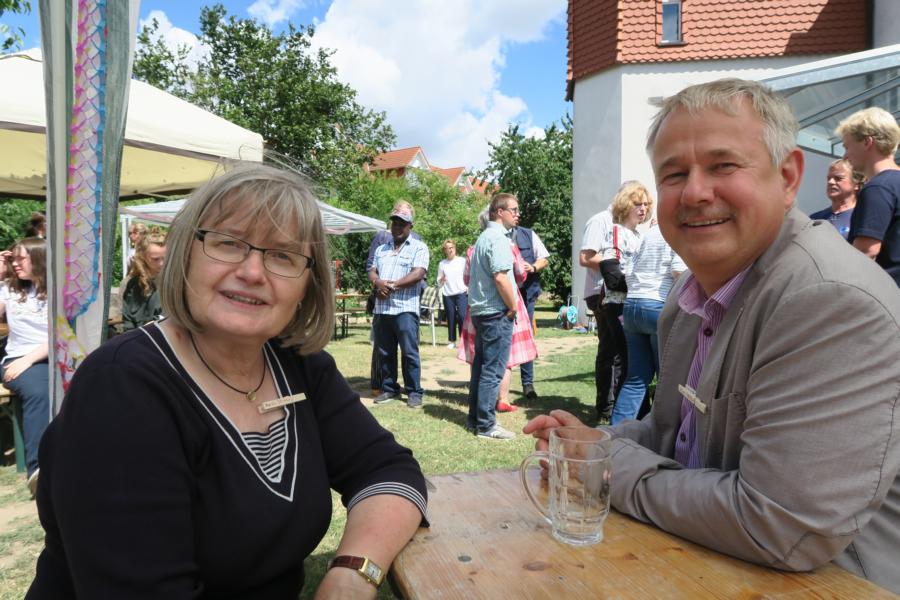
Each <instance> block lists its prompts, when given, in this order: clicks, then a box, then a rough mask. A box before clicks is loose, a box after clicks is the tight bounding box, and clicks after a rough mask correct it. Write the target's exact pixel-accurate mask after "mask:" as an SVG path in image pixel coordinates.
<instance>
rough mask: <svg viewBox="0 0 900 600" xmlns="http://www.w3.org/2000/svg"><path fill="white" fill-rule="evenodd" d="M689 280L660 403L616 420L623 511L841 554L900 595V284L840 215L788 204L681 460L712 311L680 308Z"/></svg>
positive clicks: (706, 533)
mask: <svg viewBox="0 0 900 600" xmlns="http://www.w3.org/2000/svg"><path fill="white" fill-rule="evenodd" d="M684 279H686V277H683V278H682V281H681V283H682V284H683V280H684ZM680 289H681V285H677V286H676V288H675V289H673V290H672V293H671V294H670V295H669V298H668V301H667V302H666V306H665V308H664V310H663V312H662V315H661V316H660V320H659V348H660V356H661V367H660V376H659V385H658V387H657V391H656V398H655V404H654V406H653V410H652V412H651V413H650V414H649V415H648V416H647V417H645V418H644V420H643V421H640V422H638V421H628V422H626V423H621V424H620V425H618V426H616V427H615V428H612V431H613V432H614V434H615V435H616V439H615V441H614V451H615V456H614V461H613V462H614V467H613V469H614V470H613V480H612V482H613V487H612V502H613V505H614V506H615V508H616V509H618V510H620V511H622V512H625V513H627V514H630V515H632V516H634V517H636V518H638V519H640V520H642V521H646V522H650V523H654V524H655V525H657V526H659V527H660V528H662V529H664V530H666V531H669V532H671V533H674V534H676V535H679V536H681V537H684V538H687V539H689V540H693V541H695V542H697V543H700V544H702V545H704V546H707V547H709V548H713V549H715V550H718V551H721V552H724V553H726V554H730V555H733V556H737V557H739V558H743V559H745V560H748V561H752V562H755V563H761V564H764V565H768V566H771V567H775V568H778V569H786V570H808V569H812V568H815V567H816V566H818V565H821V564H823V563H825V562H827V561H830V560H834V561H835V562H836V563H837V564H839V565H840V566H842V567H844V568H846V569H849V570H851V571H853V572H855V573H857V574H859V575H862V576H864V577H867V578H869V579H871V580H872V581H874V582H875V583H878V584H879V585H882V586H884V587H887V588H889V589H892V590H893V591H895V592H898V593H900V479H898V477H897V473H898V469H900V405H898V396H900V325H898V321H900V291H898V288H897V286H896V284H895V283H894V281H893V280H892V279H891V278H890V277H889V276H887V275H886V274H885V272H884V271H883V270H882V269H881V268H880V267H879V266H878V265H876V264H875V262H874V261H872V260H871V259H868V258H866V257H865V256H863V254H862V253H861V252H859V251H857V250H855V249H854V248H853V247H851V246H850V245H849V244H847V242H845V241H844V240H843V239H842V238H841V237H840V235H839V234H838V233H837V232H836V231H835V230H834V228H833V227H831V226H830V225H829V224H828V223H824V222H813V221H810V220H809V219H808V218H807V217H806V216H805V215H803V214H802V213H800V212H799V211H798V210H796V209H793V210H791V211H790V212H789V213H788V215H787V217H786V219H785V222H784V225H783V226H782V229H781V232H780V234H779V237H778V238H777V239H776V241H775V242H774V243H773V245H772V246H771V247H770V248H769V249H768V250H767V251H766V252H765V253H764V254H763V255H762V256H761V257H760V258H759V259H758V260H757V261H756V263H755V264H754V265H753V267H752V268H751V270H750V272H749V274H748V276H747V279H746V280H745V281H744V283H743V285H742V286H741V289H740V290H739V291H738V293H737V295H736V297H735V299H734V301H733V302H732V304H731V306H730V308H729V309H728V312H727V313H726V316H725V318H724V320H723V322H722V324H721V326H720V328H719V330H718V332H717V333H716V338H715V340H714V342H713V346H712V348H711V350H710V353H709V356H708V358H707V360H706V362H705V364H704V365H703V372H702V374H701V377H700V383H699V386H698V390H697V395H698V396H699V398H700V399H701V401H703V402H705V403H706V404H707V410H706V413H705V414H698V424H697V427H698V433H697V435H698V440H699V443H700V457H701V464H702V465H703V466H704V468H702V469H695V470H689V469H684V468H682V467H681V465H679V464H678V463H676V462H675V461H674V460H672V459H671V457H672V456H673V455H674V448H675V436H676V434H677V432H678V428H679V425H680V421H681V415H680V410H681V396H680V394H679V393H678V390H677V386H678V384H680V383H686V382H687V376H688V371H689V369H690V364H691V360H692V358H693V355H694V350H695V349H696V345H697V340H696V338H697V330H698V326H699V323H700V319H699V318H698V317H696V316H692V315H688V314H687V313H685V312H683V311H681V310H680V309H679V308H678V292H679V291H680Z"/></svg>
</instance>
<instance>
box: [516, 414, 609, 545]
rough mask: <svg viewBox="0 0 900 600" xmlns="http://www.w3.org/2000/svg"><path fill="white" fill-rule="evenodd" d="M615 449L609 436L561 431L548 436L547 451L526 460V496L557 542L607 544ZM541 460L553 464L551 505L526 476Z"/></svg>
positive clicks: (521, 470) (593, 431)
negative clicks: (541, 498)
mask: <svg viewBox="0 0 900 600" xmlns="http://www.w3.org/2000/svg"><path fill="white" fill-rule="evenodd" d="M611 445H612V441H611V437H610V435H609V433H607V432H606V431H602V430H600V429H591V428H588V427H557V428H556V429H553V430H552V431H551V432H550V447H549V449H548V450H547V451H546V452H543V451H539V452H534V453H533V454H531V455H530V456H528V457H526V458H525V460H523V461H522V465H521V466H520V467H519V474H520V476H521V478H522V485H523V486H524V487H525V493H526V494H527V495H528V498H529V499H530V500H531V502H532V503H533V504H534V505H535V507H537V509H538V510H539V511H540V512H541V514H542V515H544V517H545V518H546V519H547V521H548V522H549V523H550V526H551V528H552V531H553V537H555V538H556V539H558V540H559V541H561V542H565V543H566V544H572V545H574V546H588V545H591V544H596V543H598V542H600V541H602V540H603V522H604V521H606V516H607V515H608V514H609V481H610V476H611V471H612V465H611V459H610V449H611ZM539 459H540V460H546V461H547V463H548V465H549V471H550V474H549V480H548V483H549V488H550V494H549V495H550V505H549V506H544V505H543V504H542V503H541V502H540V501H539V500H538V499H537V497H536V496H535V494H534V491H533V490H532V489H531V487H530V486H529V485H528V479H527V477H526V469H527V467H528V465H529V463H531V462H532V461H534V460H539Z"/></svg>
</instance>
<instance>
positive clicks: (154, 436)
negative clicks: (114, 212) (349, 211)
mask: <svg viewBox="0 0 900 600" xmlns="http://www.w3.org/2000/svg"><path fill="white" fill-rule="evenodd" d="M168 256H169V259H168V260H167V261H166V262H165V265H164V266H163V270H162V273H161V278H160V296H161V298H162V306H163V310H164V312H165V314H166V315H167V318H166V319H164V320H163V321H162V322H160V323H153V324H150V325H147V326H146V327H142V328H140V329H137V330H134V331H131V332H129V333H126V334H124V335H121V336H118V337H116V338H115V339H113V340H111V341H110V342H108V343H106V344H105V345H103V346H101V347H100V348H98V349H97V350H95V351H94V352H92V353H91V354H90V355H89V356H88V357H87V359H86V360H85V361H84V363H83V364H82V365H81V366H80V367H79V368H78V370H77V371H76V373H75V376H74V378H73V380H72V383H71V386H70V387H69V390H68V394H67V396H66V398H65V401H64V402H63V406H62V410H61V411H60V413H59V416H58V417H57V418H56V419H55V420H54V421H53V423H52V424H51V426H50V427H49V428H48V430H47V433H46V434H45V437H44V443H43V444H42V446H41V460H42V464H41V469H42V475H41V478H40V483H39V485H38V513H39V515H40V519H41V524H42V525H43V526H44V529H45V531H46V547H45V548H44V550H43V552H41V555H40V557H39V558H38V563H37V574H36V576H35V579H34V582H33V583H32V585H31V589H30V590H29V592H28V596H27V597H28V598H75V597H80V598H131V599H134V598H223V597H228V598H248V599H249V598H254V599H276V598H278V599H282V598H296V597H297V595H298V594H299V593H300V590H301V588H302V586H303V581H304V572H303V560H304V559H305V558H306V557H307V556H308V555H309V554H310V553H311V552H312V551H313V550H314V549H315V548H316V546H317V544H318V543H319V541H320V540H321V539H322V537H323V535H324V534H325V532H326V530H327V529H328V525H329V522H330V521H331V514H332V500H331V489H334V490H336V491H337V492H339V493H340V494H341V500H342V502H343V504H344V505H345V506H346V507H347V511H348V512H347V522H346V525H345V527H344V532H343V537H342V538H341V541H340V545H339V547H338V550H337V554H338V555H339V557H337V558H336V559H335V562H334V563H333V564H334V565H335V566H336V568H333V569H330V570H329V571H328V572H327V573H326V574H325V576H324V578H323V579H322V581H321V584H320V586H319V588H318V594H319V595H320V596H321V597H334V596H337V595H338V594H339V593H343V594H345V596H344V597H352V598H375V596H376V593H377V589H376V587H375V586H374V585H372V581H370V580H369V579H368V578H366V577H364V576H363V575H362V572H361V571H360V572H354V570H357V569H358V567H357V568H356V569H354V568H344V567H347V566H349V565H352V564H353V563H354V562H356V561H354V559H353V557H357V558H359V559H360V560H359V562H362V560H361V559H362V558H368V559H369V560H370V561H371V562H372V563H374V564H375V565H377V567H378V568H377V569H376V570H375V571H374V572H372V573H370V575H371V577H373V579H374V580H380V579H381V578H380V577H379V572H380V573H382V574H383V573H385V572H386V570H387V568H388V566H389V565H390V564H391V562H392V561H393V560H394V557H395V556H396V555H397V553H398V552H399V551H400V549H401V548H402V547H403V546H404V544H406V542H407V541H408V540H409V539H410V538H411V537H412V535H413V533H415V531H416V528H417V527H418V526H419V524H420V522H422V521H423V519H424V515H425V499H426V491H425V480H424V478H423V476H422V472H421V470H420V469H419V465H418V464H417V463H416V461H415V459H414V458H413V456H412V453H411V452H410V451H409V450H407V449H406V448H404V447H402V446H400V445H399V444H397V442H396V441H395V440H394V437H393V436H392V435H391V434H390V433H389V432H388V431H386V430H384V429H383V428H382V427H381V426H380V425H379V424H378V423H377V422H376V421H375V419H374V418H373V417H372V415H371V414H370V413H369V411H368V410H367V409H366V408H365V407H364V406H363V405H362V404H361V403H360V401H359V396H358V395H357V394H355V393H354V392H353V391H352V390H351V389H350V387H349V385H348V384H347V382H346V381H345V380H344V378H343V377H342V376H341V374H340V373H339V372H338V370H337V368H336V367H335V363H334V360H333V359H332V358H331V357H330V356H328V355H327V354H325V353H324V352H322V348H323V347H324V346H325V344H326V343H327V342H328V340H329V339H330V336H331V326H332V323H333V322H334V296H333V294H334V292H333V289H334V286H333V284H332V282H331V274H330V271H329V266H330V264H331V263H330V261H329V259H328V242H327V240H326V238H325V230H324V228H323V226H322V218H321V215H320V212H319V209H318V206H317V205H316V200H315V198H314V197H313V195H312V192H311V191H310V188H309V186H308V184H307V183H306V182H305V180H304V179H302V178H301V177H299V176H297V175H295V174H293V173H288V172H283V171H279V170H277V169H273V168H271V167H268V166H263V165H259V164H257V165H247V166H241V167H236V168H234V169H233V170H231V171H229V172H227V173H226V174H224V175H222V176H220V177H218V178H216V179H213V180H212V181H210V182H209V183H207V184H206V185H205V186H204V187H203V188H201V189H200V190H198V191H197V192H195V193H194V194H193V195H192V196H191V198H190V200H188V202H187V204H186V205H185V207H184V208H183V209H182V210H181V212H179V213H178V216H177V217H176V218H175V221H174V223H173V224H172V228H171V230H170V232H169V237H168ZM342 556H343V557H344V558H340V557H342Z"/></svg>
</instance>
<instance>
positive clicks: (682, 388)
mask: <svg viewBox="0 0 900 600" xmlns="http://www.w3.org/2000/svg"><path fill="white" fill-rule="evenodd" d="M678 391H679V392H680V393H681V395H682V396H684V397H685V398H687V400H688V402H690V403H691V404H693V405H694V408H696V409H697V410H699V411H700V412H701V413H703V414H706V404H705V403H704V402H703V401H702V400H700V397H699V396H697V392H695V391H694V390H692V389H691V388H690V387H688V386H686V385H681V384H678Z"/></svg>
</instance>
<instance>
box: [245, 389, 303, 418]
mask: <svg viewBox="0 0 900 600" xmlns="http://www.w3.org/2000/svg"><path fill="white" fill-rule="evenodd" d="M304 400H306V394H304V393H303V392H300V393H299V394H294V395H293V396H282V397H281V398H275V399H274V400H266V401H265V402H263V403H261V404H260V405H259V406H258V407H257V409H256V410H258V411H259V414H263V413H267V412H269V411H270V410H275V409H276V408H280V407H282V406H287V405H288V404H294V403H296V402H302V401H304Z"/></svg>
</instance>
